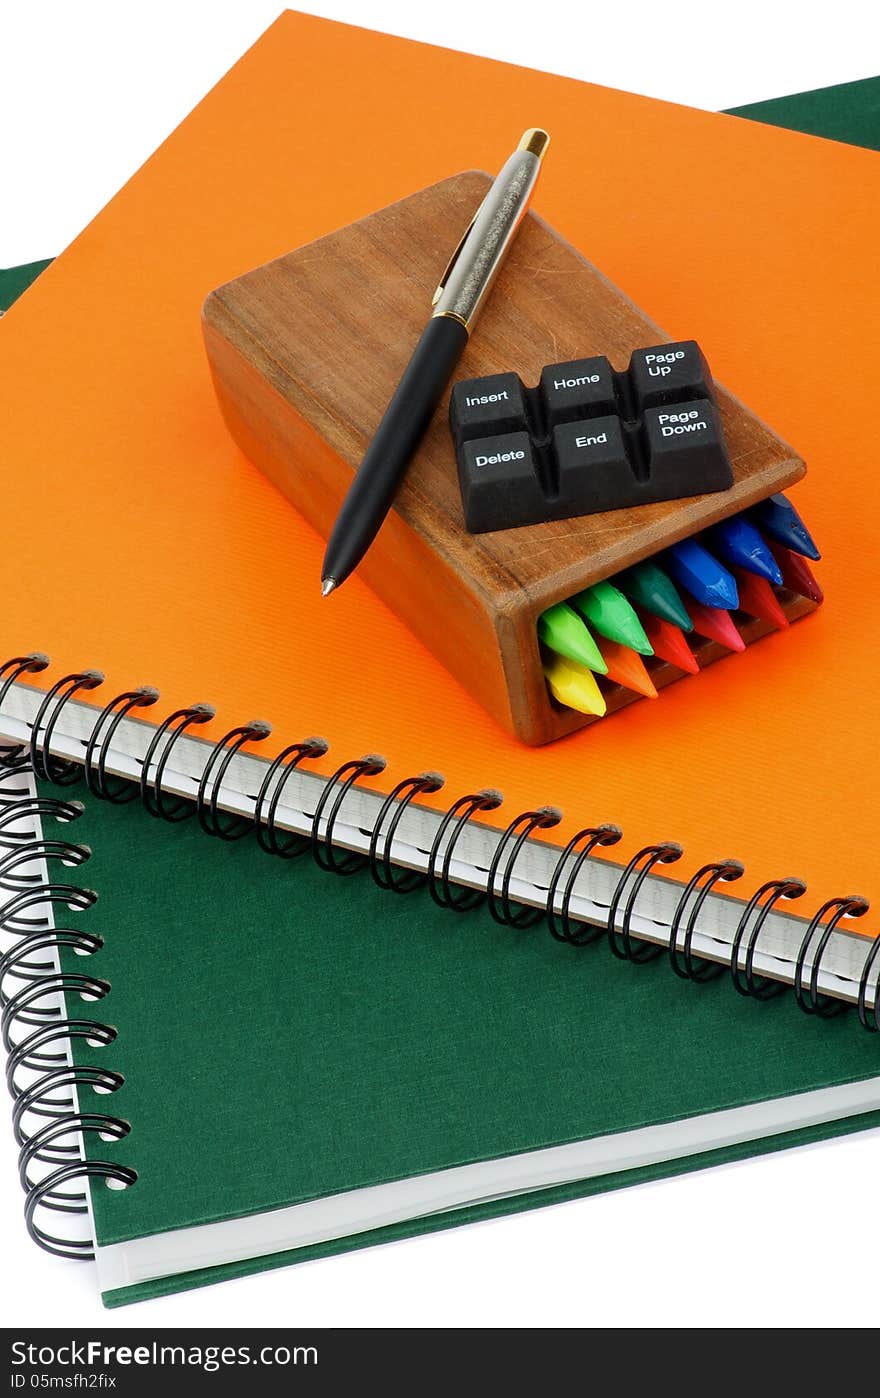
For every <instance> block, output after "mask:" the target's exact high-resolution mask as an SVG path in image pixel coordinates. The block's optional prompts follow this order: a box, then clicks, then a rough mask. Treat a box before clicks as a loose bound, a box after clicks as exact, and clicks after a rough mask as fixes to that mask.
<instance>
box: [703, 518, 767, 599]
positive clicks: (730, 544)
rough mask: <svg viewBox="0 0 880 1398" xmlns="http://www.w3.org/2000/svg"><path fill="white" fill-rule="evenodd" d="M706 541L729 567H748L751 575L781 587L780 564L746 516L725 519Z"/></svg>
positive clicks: (707, 536) (708, 534)
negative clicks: (753, 574)
mask: <svg viewBox="0 0 880 1398" xmlns="http://www.w3.org/2000/svg"><path fill="white" fill-rule="evenodd" d="M706 538H707V541H708V543H709V545H710V547H711V548H712V549H714V551H715V552H716V553H717V554H718V556H719V557H720V558H722V559H723V560H724V562H725V563H726V564H727V565H728V567H733V568H744V569H745V571H746V572H747V573H756V574H757V575H758V577H759V578H766V579H767V581H768V582H771V583H775V584H776V586H777V587H781V585H782V574H781V572H780V571H779V564H778V563H777V562H776V559H775V558H774V557H773V554H772V553H771V552H770V549H769V547H768V545H767V543H766V542H765V541H764V539H763V538H762V537H761V535H760V534H759V532H758V530H757V529H756V528H755V526H754V524H752V523H751V522H750V521H749V520H748V519H746V517H745V515H733V516H732V517H731V518H730V519H725V520H722V521H721V523H720V524H716V525H715V526H714V527H713V528H712V529H710V530H709V531H708V533H707V535H706Z"/></svg>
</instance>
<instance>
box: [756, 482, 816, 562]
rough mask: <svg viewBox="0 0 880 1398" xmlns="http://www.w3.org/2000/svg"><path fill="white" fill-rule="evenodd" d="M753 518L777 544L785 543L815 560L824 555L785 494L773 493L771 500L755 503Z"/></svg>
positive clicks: (805, 556) (794, 551) (789, 547)
mask: <svg viewBox="0 0 880 1398" xmlns="http://www.w3.org/2000/svg"><path fill="white" fill-rule="evenodd" d="M752 519H753V520H754V522H755V524H756V525H757V526H758V528H759V529H760V530H761V531H762V532H763V533H764V534H769V535H770V538H771V539H775V540H776V543H777V544H784V545H785V547H786V548H787V549H791V550H792V552H793V553H800V554H803V556H804V558H812V559H813V561H814V562H815V561H816V559H818V558H821V557H822V555H821V553H820V552H819V550H818V549H817V548H816V544H815V540H814V539H813V537H812V535H811V534H810V531H809V530H808V528H807V526H806V525H805V524H804V521H803V520H802V519H801V517H800V515H799V514H798V512H797V510H796V509H795V507H794V505H792V503H791V501H790V500H787V499H786V497H785V496H784V495H771V496H770V498H769V500H762V501H761V502H760V504H758V505H755V506H754V507H753V509H752Z"/></svg>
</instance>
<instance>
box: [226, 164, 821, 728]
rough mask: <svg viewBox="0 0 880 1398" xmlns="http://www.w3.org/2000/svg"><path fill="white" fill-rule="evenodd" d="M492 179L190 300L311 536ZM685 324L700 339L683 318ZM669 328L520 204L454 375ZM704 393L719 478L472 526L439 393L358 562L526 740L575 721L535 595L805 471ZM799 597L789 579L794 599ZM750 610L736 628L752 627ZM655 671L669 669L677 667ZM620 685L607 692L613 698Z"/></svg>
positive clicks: (586, 350) (438, 188)
mask: <svg viewBox="0 0 880 1398" xmlns="http://www.w3.org/2000/svg"><path fill="white" fill-rule="evenodd" d="M488 184H489V176H488V175H486V174H483V173H482V172H479V171H468V172H465V173H463V174H460V175H456V176H453V177H452V178H451V179H447V180H443V181H441V183H439V184H436V185H432V186H430V187H429V188H428V189H424V190H422V191H420V192H419V193H418V194H414V195H412V196H410V197H409V198H407V199H404V200H402V201H401V202H400V203H398V204H393V205H391V206H390V207H389V208H386V209H381V210H379V212H377V213H374V214H371V215H369V217H367V218H364V219H361V220H360V221H359V222H358V223H354V224H352V225H350V226H349V227H347V228H343V229H340V230H339V231H338V232H336V233H331V234H329V235H328V236H327V237H325V238H321V239H319V240H318V241H317V242H315V243H312V244H310V245H309V246H307V247H304V248H300V249H299V250H298V251H296V252H292V253H289V254H288V255H287V256H285V257H280V258H278V259H277V260H276V261H274V262H270V263H268V264H267V265H266V266H264V267H259V268H257V269H256V270H255V271H253V272H249V273H246V274H245V275H244V276H241V277H238V278H237V279H236V280H235V281H233V282H229V283H228V284H227V285H226V286H222V287H220V288H218V289H217V290H216V291H214V292H212V293H211V295H210V296H209V297H208V299H207V301H206V303H205V307H204V313H203V329H204V336H205V345H206V348H207V352H208V357H209V360H210V364H211V371H212V375H213V379H214V384H215V387H216V391H217V395H218V398H219V401H220V405H221V408H222V411H223V413H224V416H225V419H226V421H227V423H228V425H229V428H230V430H231V432H232V433H233V436H234V437H235V439H236V440H237V442H238V443H239V445H240V446H241V447H242V448H243V450H244V451H245V452H246V454H247V455H248V456H249V457H250V458H251V459H252V460H253V461H254V462H255V463H256V464H257V465H258V466H259V467H260V468H261V469H262V470H263V471H265V473H266V474H267V475H268V476H269V477H270V479H271V480H273V481H274V482H275V484H276V485H277V486H278V488H279V489H280V490H281V491H282V492H283V493H284V495H286V496H287V498H288V499H289V500H290V501H291V502H292V503H293V504H294V505H295V506H296V508H297V509H298V510H300V511H301V512H302V513H303V514H304V515H305V516H306V518H307V519H308V520H309V522H310V523H311V524H312V525H314V527H315V528H316V529H317V530H318V531H319V532H320V533H321V534H322V535H323V536H324V537H325V538H326V537H327V535H328V534H329V532H330V529H331V527H332V525H333V521H334V519H335V517H336V514H337V511H338V509H339V506H340V504H341V502H342V498H343V496H344V494H345V491H346V489H347V488H348V485H349V482H350V480H351V477H352V473H353V472H354V470H355V469H356V468H357V466H358V464H359V462H360V460H361V458H362V456H363V454H364V451H365V449H366V447H367V444H368V442H369V440H370V438H371V436H372V435H373V432H374V431H375V429H376V426H377V425H378V422H379V420H380V418H381V416H382V413H383V412H384V410H385V407H386V405H387V403H388V400H389V398H390V397H391V394H392V392H393V390H394V388H395V386H396V384H397V381H398V379H399V377H400V374H401V372H402V370H403V369H404V367H405V365H406V363H407V361H408V359H409V356H410V354H411V352H412V349H413V346H414V345H415V343H416V340H417V339H418V336H419V334H420V333H421V330H422V329H423V327H424V324H425V322H426V320H427V318H428V316H429V314H430V309H431V295H432V293H433V290H434V287H435V286H436V284H437V281H438V277H439V275H440V273H441V272H442V270H443V268H444V266H445V265H446V262H447V260H448V257H449V253H450V251H451V249H452V248H453V247H454V246H455V244H456V243H457V241H458V239H459V237H460V236H461V233H462V230H463V229H464V228H465V226H466V225H467V223H468V222H469V220H470V218H471V216H472V214H473V212H474V209H475V208H476V206H477V205H478V204H479V202H480V200H481V198H482V197H483V195H484V193H485V191H486V188H487V186H488ZM688 333H689V334H690V335H692V337H693V338H695V339H698V340H699V338H700V336H699V327H697V326H695V327H689V328H688ZM667 339H668V336H666V335H665V334H664V333H663V332H662V331H661V330H660V329H659V328H658V327H657V326H656V325H655V324H654V323H653V321H651V320H649V319H648V317H647V316H646V315H644V313H643V312H642V311H640V310H639V309H638V308H637V307H636V306H634V305H633V303H632V302H631V301H629V300H628V299H627V298H626V297H625V296H624V295H623V294H622V293H621V292H620V291H618V290H617V289H616V288H615V287H614V286H612V285H611V283H610V282H609V281H608V280H607V279H606V278H605V277H603V276H602V274H601V273H600V272H599V271H598V270H597V269H596V268H595V267H593V266H592V265H591V264H590V263H589V262H587V261H586V260H585V259H584V258H583V257H582V256H581V255H580V254H579V253H578V252H576V251H575V249H574V248H573V247H571V245H570V244H569V243H567V242H566V241H565V240H564V239H562V238H560V237H559V235H558V234H557V233H556V232H554V230H553V229H552V228H550V227H549V225H548V224H546V223H545V222H544V221H543V220H542V219H540V218H538V217H537V216H536V215H535V214H531V213H530V214H528V215H527V217H526V219H525V220H524V222H523V225H522V227H521V229H520V232H519V234H518V236H517V239H516V241H515V243H514V245H513V248H512V251H511V253H510V255H509V257H508V259H507V262H506V264H505V266H504V268H503V269H502V271H501V274H500V276H499V278H498V281H497V283H496V286H495V289H494V291H493V293H492V295H491V296H490V298H489V300H488V303H487V306H486V309H485V310H484V312H483V314H482V316H481V318H480V321H479V323H478V325H477V327H476V330H475V332H474V334H473V336H472V337H471V341H470V343H469V344H468V346H467V348H466V350H465V352H464V355H463V357H462V360H461V363H460V365H459V370H458V375H457V377H459V378H476V377H479V376H480V375H483V374H492V373H498V372H501V371H504V370H514V371H516V372H517V373H518V374H519V375H520V377H521V378H522V379H523V381H524V383H526V384H527V385H532V384H535V383H537V381H538V377H539V375H540V372H541V369H542V368H543V366H544V365H545V364H549V363H556V362H561V361H564V360H568V359H579V358H584V357H587V356H590V355H598V354H604V355H607V356H608V358H609V359H610V361H611V364H612V366H613V367H614V368H616V369H623V368H625V367H626V365H627V363H628V361H629V356H630V354H631V352H632V351H633V350H634V349H637V348H640V347H643V346H645V345H651V344H658V343H660V342H662V341H665V340H667ZM709 360H710V364H711V354H710V355H709ZM718 402H719V407H720V411H721V417H722V421H723V424H724V430H725V434H726V437H727V444H728V449H729V453H730V458H731V462H732V465H733V473H734V485H733V487H732V489H731V490H729V491H724V492H722V493H720V494H712V495H702V496H697V497H694V498H691V499H688V500H672V501H665V502H663V503H661V504H657V505H646V506H641V507H639V508H638V509H629V510H617V511H612V512H609V513H607V514H600V515H592V516H588V517H585V518H578V519H572V520H563V521H561V522H557V523H552V524H538V525H530V526H528V527H526V528H522V529H512V530H504V531H498V532H496V533H487V534H479V535H471V534H469V533H468V532H467V530H466V529H465V525H464V517H463V514H462V506H461V497H460V495H459V487H458V479H457V471H456V463H455V455H454V451H453V445H452V439H451V435H450V431H449V426H448V420H447V414H448V406H449V400H448V394H447V396H446V397H445V398H444V400H443V403H442V404H441V406H440V408H439V410H438V412H437V414H436V416H435V418H434V421H433V422H432V424H431V426H430V428H429V430H428V433H427V435H426V437H425V439H424V441H423V443H422V446H421V448H420V449H419V452H418V454H417V455H416V457H415V458H414V460H413V463H412V465H411V467H410V470H409V472H408V474H407V477H406V479H405V481H404V483H403V486H402V488H401V490H400V493H399V495H398V497H397V502H396V506H395V509H394V510H393V511H392V512H391V514H390V515H389V517H388V519H387V521H386V523H385V525H384V526H383V528H382V530H381V531H380V534H379V536H378V538H377V540H376V542H375V543H374V545H373V547H372V549H371V550H370V551H369V553H368V554H367V556H366V558H365V559H364V561H363V563H362V564H361V566H360V570H359V573H360V575H361V576H362V577H363V578H364V580H365V581H366V582H367V583H368V584H369V586H371V587H372V588H374V589H375V591H376V592H377V593H378V594H379V596H380V597H381V598H382V599H383V601H385V602H386V603H387V605H388V606H389V607H391V608H392V610H393V611H395V612H396V613H397V614H398V615H399V616H400V617H402V618H403V620H404V621H405V622H406V623H407V625H408V626H409V627H410V628H411V629H412V630H413V631H414V632H415V634H416V635H417V636H418V637H419V638H420V639H421V640H422V641H423V642H424V643H425V645H426V646H428V648H429V649H430V650H431V651H433V652H434V654H435V655H437V656H438V658H439V659H440V660H441V661H442V663H443V664H444V665H445V666H446V667H447V668H448V669H449V670H451V671H452V673H453V674H454V675H455V676H456V677H457V678H458V679H459V680H460V682H461V683H462V684H463V685H464V686H465V688H466V689H468V690H469V692H470V693H471V694H473V695H474V697H475V698H476V699H477V700H478V701H479V702H480V703H481V704H482V705H483V706H484V707H485V708H486V709H488V710H489V712H490V713H491V714H493V715H494V717H495V718H496V719H497V721H498V722H499V723H501V724H503V725H504V726H505V727H507V728H509V729H511V730H512V732H514V733H515V734H516V735H517V736H518V737H520V738H521V739H523V741H525V742H527V743H533V744H538V743H546V742H548V741H550V740H551V739H554V738H557V737H560V736H562V735H563V734H565V733H569V732H571V731H572V730H573V729H575V728H579V727H582V726H583V725H584V724H585V723H587V722H588V721H589V720H588V719H587V718H586V717H585V716H584V715H581V714H577V713H574V712H572V711H571V710H568V709H562V708H561V707H560V706H558V705H557V704H555V703H554V701H553V700H552V699H551V698H550V695H549V694H548V691H547V686H546V684H545V681H544V676H543V673H542V670H541V657H540V653H539V648H538V641H537V634H536V622H537V618H538V616H539V614H540V613H541V612H542V611H543V610H544V609H545V608H546V607H548V606H550V605H551V604H552V603H554V602H559V601H561V600H563V599H564V598H566V597H569V596H571V595H572V594H573V593H575V592H578V591H579V590H580V589H582V588H584V587H587V586H589V585H590V584H592V583H594V582H598V581H599V580H600V579H601V578H606V577H608V576H609V575H611V574H613V573H615V572H618V571H619V570H620V569H621V568H622V567H624V566H626V565H627V564H631V563H635V562H637V561H638V560H639V559H642V558H646V557H648V556H649V555H651V554H654V553H656V552H657V551H658V549H661V548H663V547H665V546H666V545H668V544H672V543H675V542H676V541H677V540H679V539H683V538H685V537H687V536H689V535H691V534H693V533H695V532H696V531H697V530H698V529H701V528H703V527H705V526H707V525H710V524H712V523H714V522H716V521H717V520H719V519H723V518H726V517H727V516H728V515H731V514H736V513H737V512H738V511H740V510H742V509H744V508H745V507H746V506H748V505H751V504H754V503H755V502H756V501H758V500H761V499H764V498H765V497H766V496H768V495H770V494H772V493H773V492H774V491H776V490H781V489H783V488H784V487H785V486H787V485H790V484H791V483H792V482H794V481H796V480H798V479H799V478H800V477H801V476H802V475H803V473H804V469H805V468H804V465H803V462H802V461H801V460H800V459H799V458H798V457H797V456H796V455H795V453H794V452H793V451H792V449H791V448H790V447H789V446H787V445H786V443H785V442H783V441H782V440H781V439H780V438H779V437H777V436H776V435H775V434H774V433H773V432H771V431H770V429H769V428H768V427H767V426H766V425H765V424H764V423H762V422H761V421H760V420H759V419H758V418H757V417H755V416H754V414H753V413H750V412H749V411H748V409H747V408H745V407H744V406H743V405H742V404H741V403H740V402H739V401H738V400H737V399H735V398H734V397H733V396H732V395H731V394H729V393H727V392H726V391H725V390H724V389H723V388H720V387H719V388H718ZM315 584H316V586H317V579H316V580H315ZM328 605H329V604H328ZM805 609H806V607H805V604H804V602H803V599H800V598H798V599H791V601H790V603H789V611H790V614H791V615H792V616H794V615H795V614H797V615H801V614H802V612H803V611H804V610H805ZM760 630H761V628H759V627H755V628H749V630H748V635H749V637H750V638H751V637H752V636H753V635H755V634H757V632H759V631H760ZM700 658H701V662H703V660H704V659H705V660H709V659H711V658H713V656H712V654H711V652H710V651H707V652H706V653H705V656H704V655H703V654H702V653H701V657H700ZM665 668H666V669H669V667H665ZM658 677H659V683H668V682H669V681H670V680H671V679H673V678H677V677H678V672H677V671H672V670H671V669H670V670H669V674H668V676H667V675H664V673H663V672H662V671H659V672H658ZM695 682H697V683H698V682H699V681H698V679H695ZM633 697H635V696H631V695H629V694H628V693H623V692H616V693H614V694H613V695H612V696H611V698H610V702H609V708H610V709H613V708H616V707H619V706H620V705H621V704H623V703H625V702H628V701H629V700H630V699H631V698H633Z"/></svg>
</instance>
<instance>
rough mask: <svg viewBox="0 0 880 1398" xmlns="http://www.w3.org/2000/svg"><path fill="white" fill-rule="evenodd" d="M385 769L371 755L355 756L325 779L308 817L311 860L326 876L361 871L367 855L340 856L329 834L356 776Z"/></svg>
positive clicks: (381, 758) (364, 775)
mask: <svg viewBox="0 0 880 1398" xmlns="http://www.w3.org/2000/svg"><path fill="white" fill-rule="evenodd" d="M384 770H385V759H384V757H376V756H373V755H372V754H371V755H369V756H367V757H359V758H357V759H356V760H355V761H354V762H343V764H342V766H341V767H337V769H336V771H335V772H334V773H333V775H332V777H329V778H328V779H327V784H326V786H325V787H324V790H323V791H322V792H321V798H320V800H319V801H318V804H317V806H316V807H315V814H314V816H313V817H312V840H311V847H312V858H313V859H314V860H315V863H316V864H317V865H318V866H319V868H321V869H324V870H326V872H327V873H328V874H341V875H343V876H345V875H348V874H356V873H357V871H358V869H362V868H363V867H364V865H365V864H368V863H369V855H364V854H355V853H354V852H352V851H349V852H348V853H346V854H343V855H341V856H340V854H339V850H338V846H337V845H335V844H334V843H333V831H334V829H335V827H336V821H337V819H338V816H339V812H340V810H341V809H342V803H343V801H344V800H345V798H346V796H347V795H348V793H349V791H350V790H351V788H352V787H353V786H354V784H355V782H356V781H357V779H358V777H373V776H378V774H379V773H380V772H384ZM331 796H332V797H333V804H332V806H330V814H329V815H328V816H327V817H326V819H325V816H324V811H325V809H326V807H327V806H328V805H329V804H330V798H331ZM322 820H324V821H325V824H324V829H323V831H322V830H321V821H322Z"/></svg>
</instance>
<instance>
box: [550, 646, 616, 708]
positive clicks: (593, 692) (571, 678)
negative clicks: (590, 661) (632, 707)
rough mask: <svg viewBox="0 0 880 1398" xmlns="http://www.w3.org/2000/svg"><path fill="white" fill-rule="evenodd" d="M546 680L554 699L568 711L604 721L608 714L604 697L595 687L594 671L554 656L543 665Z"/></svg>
mask: <svg viewBox="0 0 880 1398" xmlns="http://www.w3.org/2000/svg"><path fill="white" fill-rule="evenodd" d="M544 676H545V678H546V680H547V684H548V685H549V687H550V693H551V694H552V695H553V698H554V699H555V700H556V701H557V702H558V703H560V704H562V705H564V707H565V708H567V709H576V710H577V712H578V713H581V714H590V715H592V716H593V717H594V718H601V717H602V715H603V714H604V713H605V707H606V706H605V696H604V695H603V693H602V691H601V689H600V688H599V686H598V684H597V683H596V677H595V675H594V674H593V672H592V670H588V669H587V667H586V666H585V665H578V664H576V663H575V662H574V661H572V660H567V659H566V658H565V656H564V655H554V656H552V657H551V658H550V660H548V661H546V662H545V664H544Z"/></svg>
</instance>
